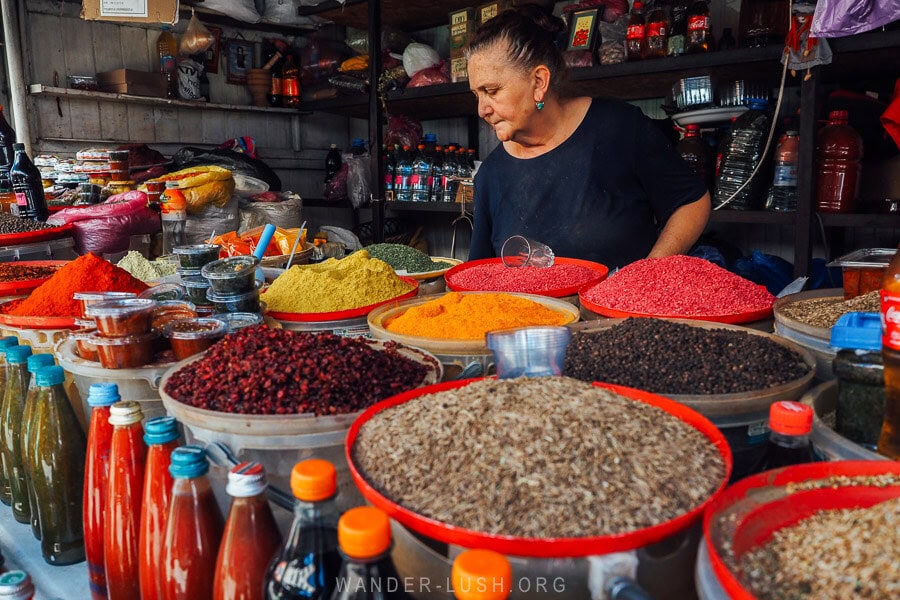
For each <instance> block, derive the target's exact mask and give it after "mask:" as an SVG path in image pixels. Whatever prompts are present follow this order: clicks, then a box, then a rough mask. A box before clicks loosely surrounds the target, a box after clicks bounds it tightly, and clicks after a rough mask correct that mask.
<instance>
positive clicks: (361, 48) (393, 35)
mask: <svg viewBox="0 0 900 600" xmlns="http://www.w3.org/2000/svg"><path fill="white" fill-rule="evenodd" d="M344 41H345V43H346V44H347V45H348V46H349V47H350V48H351V49H352V50H353V51H354V52H356V53H357V54H368V53H369V33H368V32H367V31H366V30H364V29H352V28H348V29H347V39H346V40H344ZM411 41H412V40H411V39H410V37H409V35H407V34H406V33H404V32H402V31H399V30H397V29H391V28H382V30H381V47H382V48H384V49H386V50H387V49H390V50H393V51H394V52H403V50H404V49H405V48H406V47H407V46H408V45H409V43H410V42H411Z"/></svg>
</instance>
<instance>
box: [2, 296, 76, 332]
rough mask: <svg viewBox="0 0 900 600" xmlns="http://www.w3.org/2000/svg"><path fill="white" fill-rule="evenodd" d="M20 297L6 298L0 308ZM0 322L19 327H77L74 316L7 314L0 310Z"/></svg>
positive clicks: (16, 300)
mask: <svg viewBox="0 0 900 600" xmlns="http://www.w3.org/2000/svg"><path fill="white" fill-rule="evenodd" d="M19 300H20V299H14V300H7V301H6V302H3V303H2V304H0V310H3V307H5V306H6V305H8V304H10V303H12V302H18V301H19ZM0 324H2V325H8V326H10V327H17V328H19V329H77V325H75V317H32V316H25V315H7V314H5V313H2V312H0Z"/></svg>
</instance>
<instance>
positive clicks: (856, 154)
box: [816, 110, 863, 213]
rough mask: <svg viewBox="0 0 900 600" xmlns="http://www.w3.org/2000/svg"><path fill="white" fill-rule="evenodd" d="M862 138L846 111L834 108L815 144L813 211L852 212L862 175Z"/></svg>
mask: <svg viewBox="0 0 900 600" xmlns="http://www.w3.org/2000/svg"><path fill="white" fill-rule="evenodd" d="M862 157H863V141H862V137H860V135H859V134H858V133H857V132H856V130H855V129H853V127H851V126H850V125H849V113H848V112H847V111H846V110H833V111H831V112H830V113H829V114H828V124H827V125H826V126H825V127H823V128H822V130H821V131H819V137H818V143H817V146H816V167H817V168H816V172H817V174H818V175H817V178H816V210H818V211H819V212H829V213H847V212H853V210H854V209H855V208H856V200H857V198H858V197H859V182H860V178H861V175H862V163H861V161H862Z"/></svg>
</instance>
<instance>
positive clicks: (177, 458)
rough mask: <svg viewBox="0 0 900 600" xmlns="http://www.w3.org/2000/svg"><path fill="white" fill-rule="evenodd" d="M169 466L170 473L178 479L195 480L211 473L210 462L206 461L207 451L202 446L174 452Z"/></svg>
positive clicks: (181, 448)
mask: <svg viewBox="0 0 900 600" xmlns="http://www.w3.org/2000/svg"><path fill="white" fill-rule="evenodd" d="M170 461H171V464H170V465H169V473H170V474H171V475H172V477H175V478H176V479H194V478H195V477H200V476H202V475H206V473H207V471H209V461H208V460H206V450H204V449H203V448H201V447H200V446H195V445H190V446H181V447H180V448H175V449H174V450H172V455H171V458H170Z"/></svg>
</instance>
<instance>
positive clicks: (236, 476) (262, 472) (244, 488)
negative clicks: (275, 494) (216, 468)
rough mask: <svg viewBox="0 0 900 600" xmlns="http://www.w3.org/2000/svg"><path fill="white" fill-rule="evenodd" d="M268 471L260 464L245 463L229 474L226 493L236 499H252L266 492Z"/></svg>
mask: <svg viewBox="0 0 900 600" xmlns="http://www.w3.org/2000/svg"><path fill="white" fill-rule="evenodd" d="M268 485H269V484H268V482H267V481H266V469H265V467H263V466H262V465H261V464H259V463H258V462H243V463H241V464H239V465H236V466H235V467H234V468H232V469H231V471H229V472H228V484H227V485H226V486H225V491H226V492H227V493H228V495H229V496H232V497H234V498H250V497H252V496H258V495H260V494H262V493H263V492H265V491H266V488H267V487H268Z"/></svg>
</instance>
